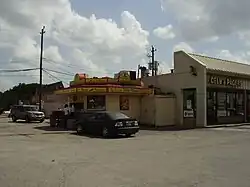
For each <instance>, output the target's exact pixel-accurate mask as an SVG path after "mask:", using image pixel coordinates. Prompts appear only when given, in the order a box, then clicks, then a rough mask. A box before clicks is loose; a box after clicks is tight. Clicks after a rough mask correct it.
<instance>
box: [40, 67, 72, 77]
mask: <svg viewBox="0 0 250 187" xmlns="http://www.w3.org/2000/svg"><path fill="white" fill-rule="evenodd" d="M43 69H44V70H47V71H51V72H54V73H59V74H62V75H68V76H74V74H73V73H64V72H61V71H56V70H51V69H47V68H43Z"/></svg>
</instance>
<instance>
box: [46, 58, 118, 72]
mask: <svg viewBox="0 0 250 187" xmlns="http://www.w3.org/2000/svg"><path fill="white" fill-rule="evenodd" d="M44 61H45V62H47V63H50V64H54V65H55V64H58V63H59V62H56V61H54V60H51V59H48V58H44ZM63 65H64V66H67V67H69V68H73V69H78V70H83V71H91V72H96V73H103V71H98V70H94V71H93V70H91V69H88V68H82V67H80V66H75V65H72V64H63ZM104 71H107V72H108V73H114V72H116V71H117V70H111V69H104ZM68 73H69V72H68Z"/></svg>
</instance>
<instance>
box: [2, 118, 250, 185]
mask: <svg viewBox="0 0 250 187" xmlns="http://www.w3.org/2000/svg"><path fill="white" fill-rule="evenodd" d="M44 126H48V124H47V123H43V124H36V123H30V124H26V123H18V124H15V123H8V121H7V119H4V118H1V119H0V184H1V187H7V186H8V187H16V186H20V187H36V186H37V187H38V186H39V187H45V186H46V187H50V186H51V187H56V186H58V187H63V186H64V187H78V186H79V187H81V186H84V187H86V186H87V187H120V186H121V187H140V186H143V187H166V186H168V187H172V186H173V187H177V186H178V187H196V186H199V187H200V186H201V187H211V186H220V187H235V186H237V187H249V184H250V167H249V166H250V164H249V158H250V149H249V145H250V128H242V127H241V130H237V128H219V129H218V128H217V129H211V128H209V129H197V130H186V131H148V130H142V131H141V132H140V133H139V134H138V135H137V136H135V137H132V138H116V139H101V138H98V137H88V136H77V135H75V134H74V133H72V132H64V131H55V130H52V129H47V128H43V127H44Z"/></svg>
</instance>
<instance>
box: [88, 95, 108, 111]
mask: <svg viewBox="0 0 250 187" xmlns="http://www.w3.org/2000/svg"><path fill="white" fill-rule="evenodd" d="M87 109H88V110H105V109H106V97H105V96H103V95H98V96H87Z"/></svg>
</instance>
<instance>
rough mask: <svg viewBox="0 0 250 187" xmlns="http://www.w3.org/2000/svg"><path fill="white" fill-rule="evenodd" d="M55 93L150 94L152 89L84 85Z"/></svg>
mask: <svg viewBox="0 0 250 187" xmlns="http://www.w3.org/2000/svg"><path fill="white" fill-rule="evenodd" d="M54 93H55V94H73V93H104V94H106V93H117V94H120V93H127V94H152V93H153V89H149V88H119V87H84V88H72V89H62V90H57V91H55V92H54Z"/></svg>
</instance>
